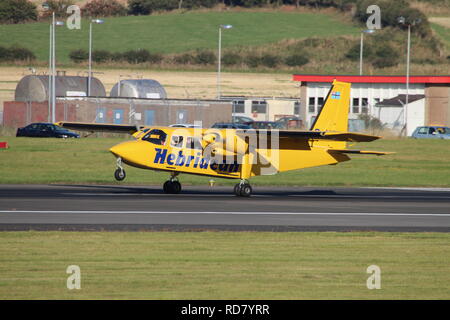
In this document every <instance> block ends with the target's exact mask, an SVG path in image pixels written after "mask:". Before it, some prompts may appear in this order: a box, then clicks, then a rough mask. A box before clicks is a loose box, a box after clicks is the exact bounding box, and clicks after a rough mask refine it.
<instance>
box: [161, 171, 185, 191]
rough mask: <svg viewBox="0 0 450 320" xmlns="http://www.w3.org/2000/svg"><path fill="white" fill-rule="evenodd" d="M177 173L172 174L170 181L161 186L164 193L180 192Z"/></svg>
mask: <svg viewBox="0 0 450 320" xmlns="http://www.w3.org/2000/svg"><path fill="white" fill-rule="evenodd" d="M177 175H178V173H176V172H172V174H171V176H170V179H169V180H167V181H166V182H165V183H164V185H163V190H164V192H165V193H170V194H178V193H180V192H181V183H180V182H178V178H177Z"/></svg>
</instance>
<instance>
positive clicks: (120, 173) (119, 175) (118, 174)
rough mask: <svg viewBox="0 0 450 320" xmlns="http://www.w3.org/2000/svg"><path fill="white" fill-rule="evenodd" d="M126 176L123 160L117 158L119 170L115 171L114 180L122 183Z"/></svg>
mask: <svg viewBox="0 0 450 320" xmlns="http://www.w3.org/2000/svg"><path fill="white" fill-rule="evenodd" d="M126 176H127V175H126V174H125V170H124V169H123V167H122V158H117V169H116V171H114V178H116V180H117V181H122V180H123V179H125V177H126Z"/></svg>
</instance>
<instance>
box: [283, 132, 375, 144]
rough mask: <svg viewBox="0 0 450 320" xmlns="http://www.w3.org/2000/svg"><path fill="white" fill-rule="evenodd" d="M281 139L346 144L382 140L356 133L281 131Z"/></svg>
mask: <svg viewBox="0 0 450 320" xmlns="http://www.w3.org/2000/svg"><path fill="white" fill-rule="evenodd" d="M279 135H280V138H305V139H318V140H333V141H345V142H370V141H374V140H377V139H380V137H378V136H371V135H367V134H362V133H355V132H327V131H287V130H280V131H279Z"/></svg>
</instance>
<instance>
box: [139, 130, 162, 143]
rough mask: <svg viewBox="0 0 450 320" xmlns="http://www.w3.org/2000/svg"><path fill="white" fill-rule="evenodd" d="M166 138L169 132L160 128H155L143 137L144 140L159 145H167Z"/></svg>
mask: <svg viewBox="0 0 450 320" xmlns="http://www.w3.org/2000/svg"><path fill="white" fill-rule="evenodd" d="M166 139H167V134H166V133H165V132H164V131H162V130H159V129H153V130H152V131H150V132H149V133H147V134H146V135H145V136H144V137H143V138H142V140H144V141H148V142H150V143H154V144H157V145H165V144H166Z"/></svg>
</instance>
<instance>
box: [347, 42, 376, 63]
mask: <svg viewBox="0 0 450 320" xmlns="http://www.w3.org/2000/svg"><path fill="white" fill-rule="evenodd" d="M373 55H374V53H373V47H372V45H371V44H369V43H367V44H364V47H363V58H364V59H367V58H372V57H373ZM345 57H346V58H347V59H350V60H352V61H358V60H359V59H360V57H361V44H355V45H354V46H353V47H351V48H350V50H348V52H347V53H346V54H345Z"/></svg>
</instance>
